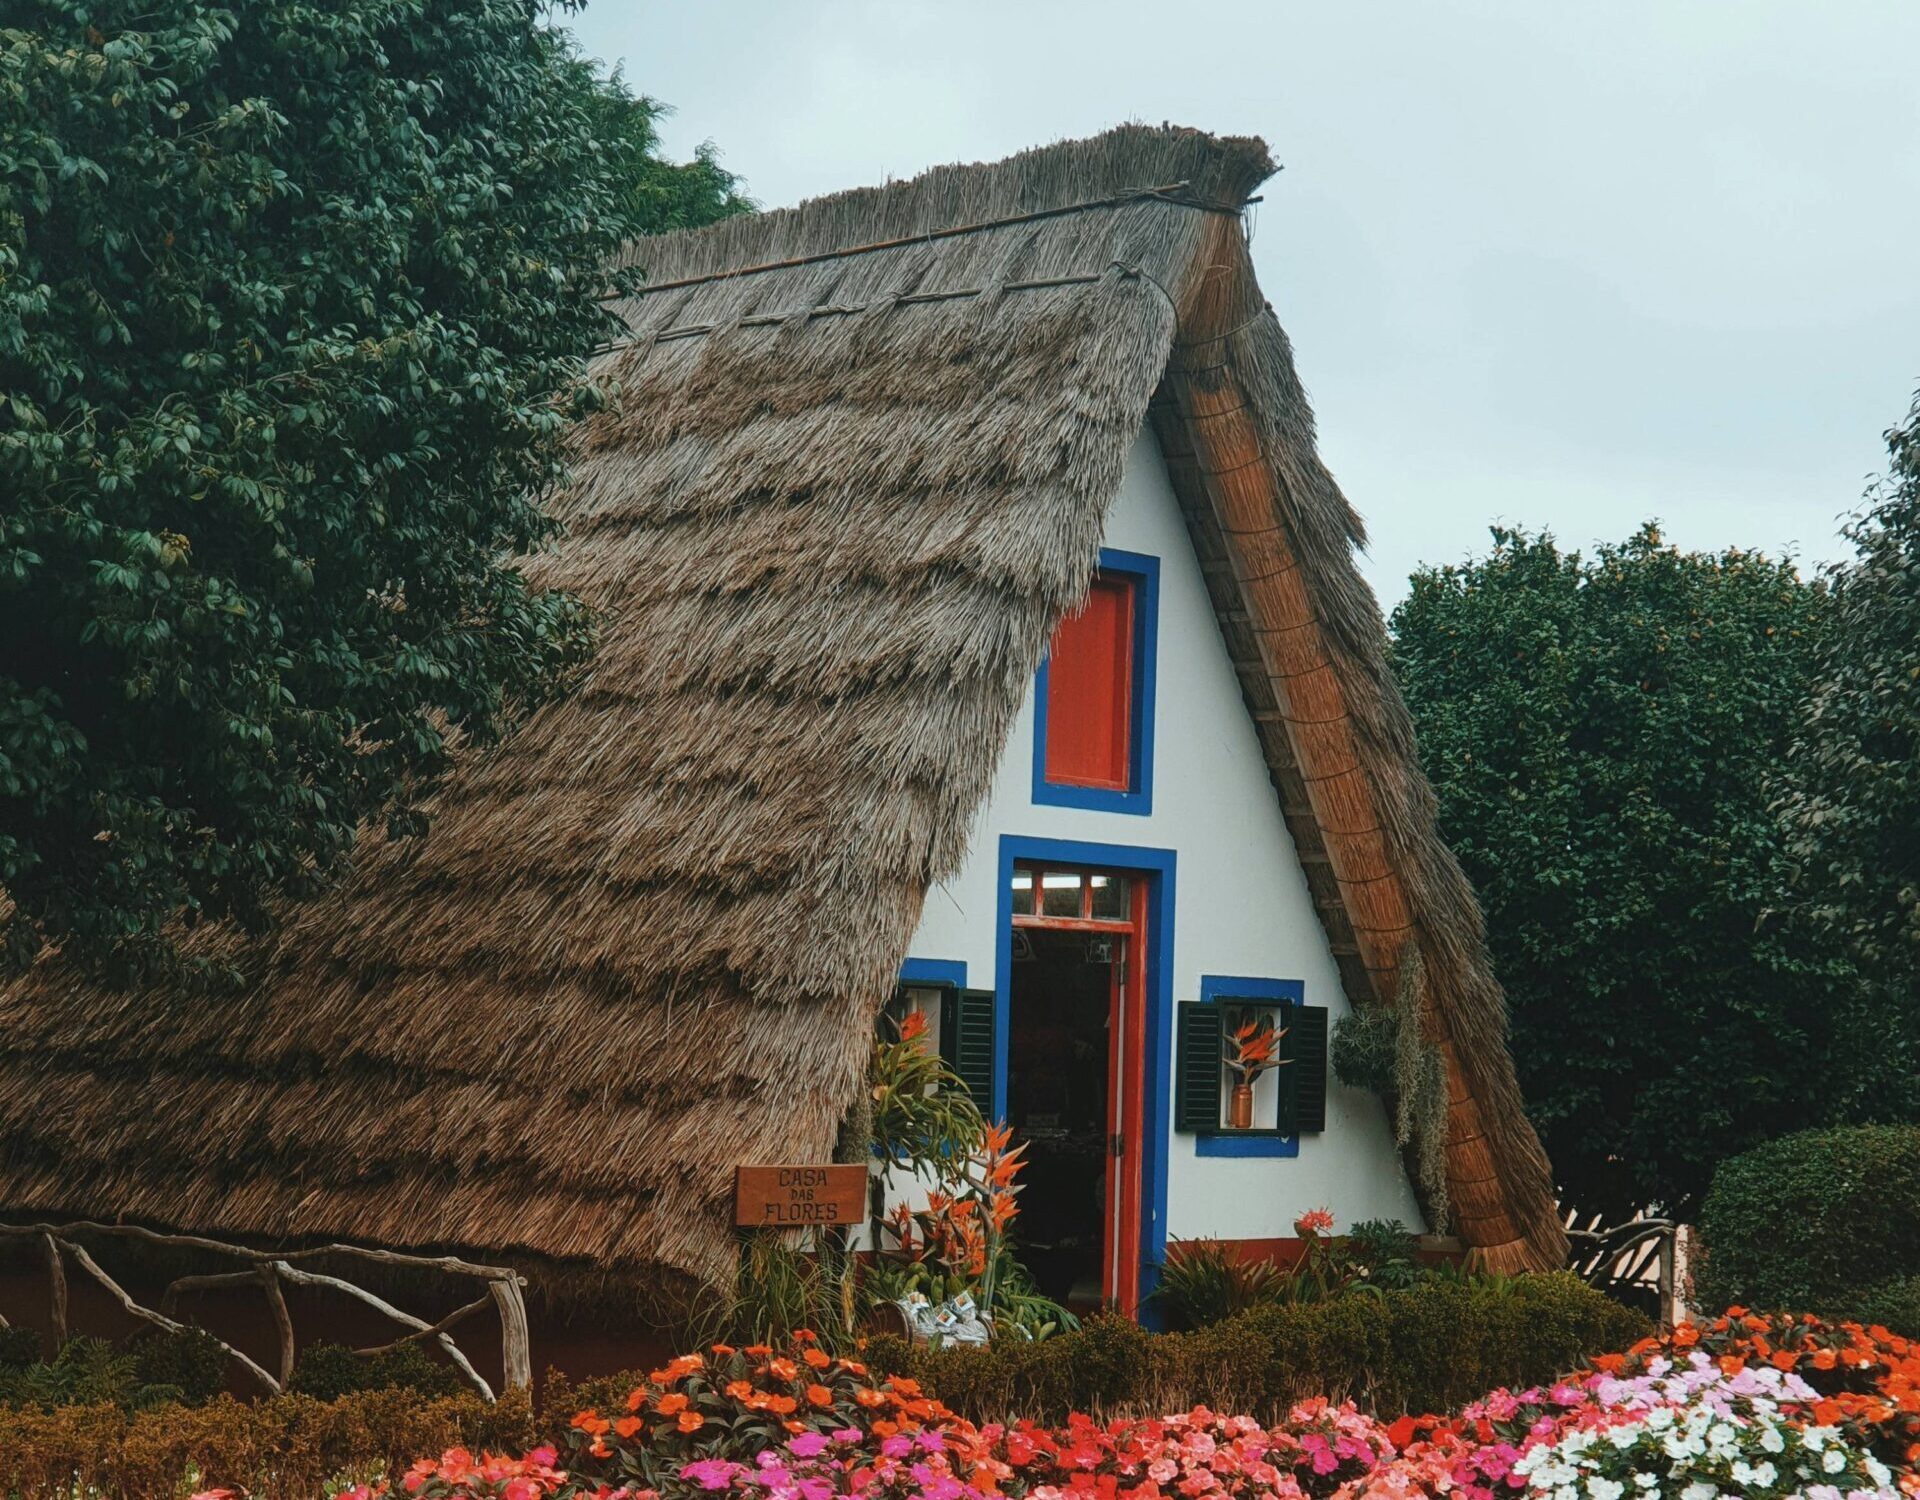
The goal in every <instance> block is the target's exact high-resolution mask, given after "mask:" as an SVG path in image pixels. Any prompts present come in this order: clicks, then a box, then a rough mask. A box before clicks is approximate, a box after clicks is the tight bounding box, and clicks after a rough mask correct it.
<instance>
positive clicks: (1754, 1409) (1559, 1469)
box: [0, 1310, 1920, 1500]
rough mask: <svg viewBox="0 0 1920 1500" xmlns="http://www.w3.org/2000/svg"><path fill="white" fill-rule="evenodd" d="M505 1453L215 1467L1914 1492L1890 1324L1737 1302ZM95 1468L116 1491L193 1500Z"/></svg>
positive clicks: (399, 1497)
mask: <svg viewBox="0 0 1920 1500" xmlns="http://www.w3.org/2000/svg"><path fill="white" fill-rule="evenodd" d="M309 1405H310V1406H311V1407H313V1408H314V1410H313V1413H312V1415H313V1416H314V1417H316V1418H317V1417H319V1416H320V1414H321V1412H322V1411H323V1410H324V1409H325V1408H324V1407H323V1405H322V1404H320V1403H309ZM7 1416H8V1414H7V1413H5V1412H3V1411H0V1423H4V1422H5V1421H6V1420H7ZM39 1420H42V1421H49V1420H58V1418H57V1415H56V1416H52V1417H40V1418H39ZM520 1420H522V1421H524V1420H525V1419H524V1417H522V1418H521V1419H520ZM554 1425H558V1424H557V1423H556V1424H554ZM9 1436H10V1435H9V1432H8V1431H7V1430H6V1429H5V1428H4V1427H0V1453H9V1452H10V1450H9ZM292 1436H293V1435H292V1433H291V1432H289V1433H287V1434H285V1437H286V1439H287V1440H288V1441H291V1439H292ZM295 1446H298V1445H297V1444H296V1445H295ZM415 1451H416V1452H417V1451H418V1450H417V1449H416V1450H415ZM511 1451H512V1452H515V1453H518V1454H520V1456H518V1457H503V1456H497V1455H495V1454H491V1453H487V1452H483V1451H476V1450H475V1449H474V1448H472V1447H452V1448H448V1449H446V1450H445V1451H443V1452H441V1453H440V1456H439V1457H437V1458H429V1459H421V1460H419V1461H417V1462H414V1463H413V1464H412V1466H411V1468H407V1467H405V1466H404V1465H403V1464H400V1465H394V1466H392V1467H390V1468H389V1469H388V1470H387V1472H388V1473H390V1474H398V1475H399V1476H400V1477H399V1478H398V1480H397V1482H394V1483H392V1484H390V1485H386V1486H383V1485H382V1484H381V1483H378V1482H373V1481H372V1479H371V1469H370V1467H369V1464H368V1463H367V1462H360V1463H356V1464H353V1465H350V1466H349V1467H350V1468H351V1469H353V1470H354V1471H356V1473H357V1476H358V1477H360V1478H361V1480H362V1483H361V1484H359V1485H358V1486H357V1487H352V1486H347V1487H343V1486H345V1485H346V1481H345V1479H344V1478H336V1479H335V1480H334V1482H333V1483H332V1484H331V1485H330V1486H329V1487H326V1488H322V1487H321V1486H320V1485H319V1484H317V1483H316V1482H315V1481H314V1480H312V1479H311V1478H307V1479H300V1480H296V1479H295V1473H296V1472H297V1473H298V1474H304V1475H311V1474H312V1473H313V1469H312V1466H311V1462H310V1456H309V1458H308V1459H306V1460H304V1461H294V1462H290V1463H287V1464H286V1465H284V1466H283V1465H282V1464H281V1463H278V1462H276V1461H274V1459H273V1456H272V1455H269V1454H267V1453H265V1452H264V1451H262V1450H259V1449H254V1450H252V1451H251V1452H250V1453H249V1458H250V1459H252V1460H254V1461H255V1462H254V1463H253V1465H252V1466H251V1467H249V1468H247V1469H246V1470H244V1471H242V1470H240V1469H238V1468H236V1469H234V1470H232V1471H231V1472H223V1466H219V1465H209V1464H205V1463H202V1464H200V1465H199V1467H200V1469H201V1470H202V1471H203V1472H207V1477H208V1479H210V1480H213V1481H216V1482H228V1483H234V1484H236V1485H237V1484H238V1483H242V1482H251V1483H254V1484H255V1485H256V1488H255V1490H254V1491H253V1494H254V1495H255V1496H258V1497H262V1500H264V1497H267V1496H272V1497H273V1500H313V1497H316V1496H319V1495H321V1494H332V1495H337V1496H341V1497H345V1500H375V1497H382V1496H384V1497H388V1500H404V1497H409V1496H411V1497H415V1500H456V1497H460V1500H467V1497H480V1496H488V1497H495V1500H573V1497H599V1500H615V1497H618V1500H1415V1497H1424V1500H1533V1497H1538V1500H1666V1497H1673V1500H1717V1497H1720V1496H1734V1495H1745V1496H1755V1497H1761V1500H1789V1497H1804V1500H1916V1497H1920V1477H1916V1472H1915V1469H1916V1463H1917V1462H1920V1354H1916V1351H1915V1349H1914V1348H1913V1347H1912V1346H1910V1345H1909V1344H1908V1343H1907V1341H1906V1340H1904V1339H1899V1338H1896V1337H1894V1336H1893V1335H1891V1334H1888V1333H1887V1332H1886V1330H1884V1329H1878V1328H1862V1327H1859V1326H1857V1325H1839V1326H1830V1325H1827V1324H1824V1323H1822V1322H1820V1321H1819V1320H1817V1319H1812V1318H1805V1317H1786V1316H1781V1317H1773V1318H1761V1317H1755V1316H1752V1315H1749V1314H1746V1313H1744V1312H1741V1311H1739V1310H1734V1311H1731V1312H1729V1314H1728V1315H1727V1316H1726V1317H1724V1318H1719V1319H1715V1320H1713V1321H1711V1322H1709V1323H1705V1324H1701V1325H1683V1326H1682V1327H1680V1328H1678V1329H1675V1330H1671V1331H1669V1332H1667V1333H1665V1334H1663V1335H1660V1336H1659V1337H1657V1338H1649V1339H1645V1340H1642V1341H1641V1342H1639V1343H1637V1344H1635V1345H1633V1346H1632V1347H1631V1348H1629V1349H1626V1350H1623V1351H1621V1352H1619V1353H1615V1354H1608V1355H1601V1356H1598V1357H1596V1358H1595V1359H1593V1360H1592V1361H1591V1362H1590V1364H1589V1366H1588V1368H1587V1369H1585V1370H1584V1371H1582V1372H1581V1373H1579V1374H1578V1375H1574V1376H1569V1377H1568V1378H1566V1379H1563V1380H1560V1381H1557V1382H1553V1383H1549V1384H1547V1385H1544V1386H1540V1387H1534V1388H1529V1389H1525V1390H1518V1391H1515V1390H1506V1389H1501V1390H1495V1391H1493V1392H1491V1393H1489V1394H1486V1395H1484V1396H1482V1397H1480V1398H1479V1399H1477V1400H1475V1401H1472V1402H1470V1403H1467V1404H1466V1405H1464V1406H1462V1407H1461V1408H1459V1409H1458V1410H1457V1411H1455V1412H1453V1413H1452V1414H1450V1415H1447V1416H1418V1417H1415V1416H1403V1417H1399V1418H1398V1419H1396V1420H1392V1421H1388V1420H1385V1419H1383V1418H1379V1417H1375V1416H1370V1415H1368V1414H1366V1413H1365V1412H1363V1411H1361V1410H1360V1409H1358V1408H1357V1407H1356V1406H1355V1405H1353V1404H1352V1403H1350V1402H1335V1401H1330V1400H1327V1399H1325V1398H1315V1399H1311V1400H1307V1401H1302V1402H1299V1403H1297V1404H1295V1405H1293V1406H1292V1407H1291V1408H1289V1409H1287V1410H1285V1411H1284V1412H1282V1413H1280V1414H1279V1415H1278V1417H1277V1418H1275V1419H1273V1420H1269V1421H1262V1420H1259V1419H1256V1418H1254V1417H1251V1416H1246V1415H1223V1414H1220V1413H1219V1412H1217V1411H1214V1410H1211V1409H1209V1408H1207V1407H1204V1406H1202V1407H1198V1408H1196V1409H1194V1410H1191V1411H1188V1412H1186V1413H1184V1414H1180V1415H1174V1416H1166V1417H1152V1418H1146V1419H1131V1418H1121V1419H1117V1420H1113V1421H1108V1422H1096V1421H1093V1420H1091V1419H1089V1418H1087V1417H1085V1416H1075V1417H1072V1418H1070V1419H1069V1420H1067V1421H1065V1422H1063V1423H1059V1424H1047V1423H1037V1422H1033V1421H1028V1420H1015V1421H1001V1422H988V1423H983V1424H975V1423H972V1422H969V1421H966V1420H964V1419H963V1418H961V1417H959V1416H957V1415H955V1414H954V1413H953V1412H952V1411H950V1410H949V1409H948V1408H947V1407H945V1406H943V1405H942V1404H941V1403H940V1402H939V1401H937V1400H935V1399H933V1398H932V1397H930V1396H929V1395H928V1394H927V1393H926V1392H924V1391H923V1390H922V1389H921V1388H920V1387H919V1386H918V1385H917V1384H915V1383H914V1382H913V1381H912V1380H909V1379H905V1378H902V1377H898V1376H893V1377H888V1376H882V1375H878V1374H875V1373H873V1372H871V1371H869V1369H868V1368H867V1367H866V1366H865V1365H864V1364H862V1363H861V1362H859V1361H856V1360H850V1359H845V1358H840V1357H837V1356H834V1355H832V1354H830V1353H828V1352H826V1351H824V1350H822V1349H820V1348H819V1347H818V1345H817V1344H814V1343H811V1342H807V1341H804V1340H803V1341H801V1342H800V1343H798V1344H796V1345H794V1346H793V1347H791V1348H788V1349H783V1350H775V1349H773V1348H771V1347H768V1346H765V1345H755V1346H751V1347H746V1348H740V1349H733V1348H728V1347H726V1346H720V1347H718V1348H716V1349H714V1350H712V1351H710V1352H709V1353H708V1354H705V1355H685V1356H682V1357H681V1358H679V1359H675V1360H672V1361H669V1362H668V1363H667V1364H666V1365H664V1366H662V1367H661V1368H660V1369H658V1370H655V1371H652V1372H651V1373H650V1374H649V1375H648V1376H647V1377H645V1378H644V1379H642V1380H641V1381H640V1382H639V1383H637V1384H632V1385H631V1386H630V1387H629V1388H628V1389H627V1390H626V1391H624V1392H617V1393H611V1394H610V1399H608V1400H606V1401H603V1402H602V1403H601V1404H600V1405H597V1406H594V1407H591V1408H588V1409H585V1410H581V1411H578V1412H576V1413H574V1415H573V1416H572V1418H571V1420H570V1421H568V1422H567V1423H566V1424H565V1431H564V1434H563V1435H562V1437H561V1440H560V1441H558V1442H554V1443H550V1444H546V1445H543V1446H538V1447H532V1448H530V1449H523V1448H515V1449H513V1450H511ZM285 1457H286V1458H287V1459H288V1460H293V1459H294V1457H295V1455H294V1453H293V1451H292V1449H289V1450H287V1452H286V1455H285ZM375 1457H376V1455H375V1454H372V1453H369V1454H366V1455H364V1459H365V1460H369V1461H370V1460H372V1459H374V1458H375ZM261 1460H265V1462H264V1463H263V1462H260V1461H261ZM78 1467H79V1466H74V1467H70V1468H69V1470H68V1477H67V1479H66V1481H65V1484H64V1486H63V1485H62V1484H61V1483H60V1480H59V1476H58V1475H57V1474H55V1473H53V1472H52V1471H51V1470H48V1471H47V1472H46V1475H45V1476H44V1477H43V1478H40V1479H38V1480H35V1479H27V1480H26V1482H21V1476H19V1475H18V1474H16V1473H9V1474H7V1476H6V1478H7V1480H8V1481H9V1486H10V1488H12V1489H13V1490H14V1491H16V1492H17V1494H18V1495H19V1496H20V1497H21V1500H34V1497H38V1496H40V1495H48V1496H51V1495H53V1494H56V1493H59V1494H70V1493H71V1492H72V1485H73V1478H72V1475H73V1473H74V1472H77V1469H78ZM184 1468H185V1466H184V1465H183V1466H182V1468H176V1469H175V1470H174V1472H175V1474H176V1475H177V1474H179V1473H180V1472H182V1471H183V1469H184ZM87 1472H89V1473H91V1474H94V1475H96V1476H97V1478H96V1479H95V1480H94V1481H93V1483H95V1484H97V1485H98V1490H97V1492H98V1493H100V1494H103V1495H115V1496H117V1495H149V1494H154V1493H163V1492H166V1491H167V1490H172V1492H174V1493H181V1492H182V1490H180V1489H176V1488H174V1486H173V1485H171V1484H170V1485H167V1486H164V1487H156V1486H154V1485H152V1484H142V1485H139V1486H132V1485H130V1484H128V1483H126V1482H123V1476H122V1475H120V1474H119V1473H117V1472H116V1471H114V1470H113V1469H112V1467H111V1466H101V1465H96V1466H94V1468H92V1469H91V1470H88V1471H87ZM142 1472H143V1473H149V1474H150V1473H152V1472H154V1471H152V1470H151V1468H149V1469H146V1470H143V1471H142ZM243 1473H244V1479H243ZM194 1477H195V1478H196V1479H197V1478H198V1475H195V1476H194ZM202 1482H204V1481H202ZM175 1483H176V1484H177V1480H176V1481H175ZM201 1493H202V1494H203V1495H211V1494H219V1493H221V1492H220V1491H202V1492H201ZM233 1493H235V1494H239V1493H245V1492H244V1491H238V1490H236V1491H234V1492H233Z"/></svg>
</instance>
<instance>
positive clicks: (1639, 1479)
mask: <svg viewBox="0 0 1920 1500" xmlns="http://www.w3.org/2000/svg"><path fill="white" fill-rule="evenodd" d="M1633 1482H1634V1483H1635V1484H1637V1485H1639V1486H1640V1488H1641V1489H1643V1490H1657V1489H1659V1488H1660V1476H1659V1475H1658V1474H1650V1473H1648V1472H1647V1471H1646V1470H1645V1469H1640V1470H1637V1471H1635V1473H1634V1476H1633Z"/></svg>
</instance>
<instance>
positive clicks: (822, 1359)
mask: <svg viewBox="0 0 1920 1500" xmlns="http://www.w3.org/2000/svg"><path fill="white" fill-rule="evenodd" d="M800 1358H801V1359H803V1360H805V1361H806V1362H807V1364H809V1365H810V1366H812V1367H813V1368H814V1369H816V1370H824V1369H826V1367H827V1366H828V1365H830V1364H832V1363H833V1358H832V1356H830V1355H829V1354H827V1352H826V1351H825V1350H823V1349H809V1350H808V1351H807V1352H806V1353H805V1354H803V1355H801V1356H800Z"/></svg>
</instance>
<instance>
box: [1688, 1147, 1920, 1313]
mask: <svg viewBox="0 0 1920 1500" xmlns="http://www.w3.org/2000/svg"><path fill="white" fill-rule="evenodd" d="M1699 1228H1700V1238H1701V1241H1702V1243H1703V1245H1704V1255H1703V1258H1702V1263H1701V1264H1700V1266H1699V1267H1698V1268H1697V1269H1696V1271H1695V1272H1694V1286H1695V1289H1696V1299H1695V1300H1697V1301H1698V1302H1699V1303H1700V1305H1702V1306H1704V1307H1727V1306H1730V1305H1733V1304H1741V1305H1744V1306H1747V1307H1764V1308H1783V1307H1793V1308H1800V1309H1804V1310H1806V1311H1810V1312H1818V1313H1824V1314H1827V1315H1829V1316H1833V1315H1839V1316H1843V1317H1853V1316H1857V1315H1864V1314H1866V1313H1867V1312H1868V1310H1869V1308H1870V1306H1872V1305H1874V1304H1879V1303H1888V1302H1889V1299H1892V1300H1891V1305H1893V1306H1895V1307H1898V1306H1900V1305H1902V1304H1901V1302H1900V1300H1899V1299H1900V1292H1899V1288H1898V1286H1897V1285H1895V1284H1896V1283H1899V1282H1901V1281H1903V1280H1905V1279H1907V1278H1911V1277H1914V1276H1920V1126H1912V1125H1861V1126H1852V1127H1848V1128H1845V1129H1838V1130H1808V1131H1802V1132H1801V1133H1800V1134H1798V1135H1789V1136H1783V1137H1781V1138H1780V1139H1779V1140H1777V1141H1769V1142H1768V1143H1767V1144H1766V1145H1764V1146H1760V1147H1757V1148H1755V1149H1754V1150H1752V1151H1748V1152H1745V1153H1744V1154H1742V1155H1740V1156H1735V1157H1730V1158H1728V1159H1727V1160H1726V1161H1724V1162H1722V1163H1721V1164H1720V1168H1719V1170H1718V1171H1717V1172H1715V1173H1714V1178H1713V1186H1712V1188H1711V1189H1710V1190H1709V1191H1708V1193H1707V1196H1706V1200H1705V1202H1704V1203H1703V1204H1702V1205H1701V1208H1700V1224H1699ZM1913 1300H1914V1299H1913V1296H1912V1293H1911V1291H1908V1292H1907V1294H1906V1299H1905V1305H1906V1306H1908V1307H1910V1308H1911V1307H1912V1304H1913ZM1908 1316H1910V1314H1909V1315H1908ZM1880 1321H1884V1319H1881V1320H1880ZM1901 1331H1903V1332H1920V1329H1905V1330H1901Z"/></svg>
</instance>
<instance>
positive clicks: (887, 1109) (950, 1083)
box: [867, 1011, 986, 1167]
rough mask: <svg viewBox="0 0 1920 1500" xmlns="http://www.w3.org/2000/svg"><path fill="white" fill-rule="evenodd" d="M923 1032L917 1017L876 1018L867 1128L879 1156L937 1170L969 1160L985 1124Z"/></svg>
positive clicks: (962, 1085) (911, 1014)
mask: <svg viewBox="0 0 1920 1500" xmlns="http://www.w3.org/2000/svg"><path fill="white" fill-rule="evenodd" d="M926 1030H927V1020H926V1016H925V1015H924V1014H923V1013H922V1012H920V1011H911V1012H909V1013H908V1014H907V1015H906V1017H905V1018H904V1019H902V1020H899V1021H895V1020H894V1019H893V1018H892V1017H891V1016H886V1015H883V1016H882V1017H881V1018H880V1022H879V1033H878V1034H877V1035H876V1036H875V1038H874V1043H873V1053H872V1055H871V1057H870V1059H869V1061H868V1067H867V1082H868V1088H869V1091H870V1093H871V1095H872V1099H873V1112H872V1118H871V1121H870V1122H869V1123H870V1128H871V1130H872V1133H873V1146H874V1149H875V1150H876V1151H878V1152H879V1153H880V1154H881V1155H882V1156H884V1157H887V1158H889V1159H892V1160H897V1161H907V1162H912V1163H916V1164H924V1165H929V1166H934V1167H937V1166H939V1165H940V1164H941V1163H944V1162H948V1161H955V1160H960V1159H963V1158H965V1157H966V1156H968V1155H970V1154H971V1153H972V1152H973V1151H974V1149H975V1148H976V1147H978V1146H979V1144H980V1137H981V1135H982V1133H983V1132H984V1131H985V1130H986V1121H985V1120H984V1119H982V1118H981V1115H980V1107H979V1106H978V1105H977V1104H975V1103H974V1102H973V1096H972V1095H971V1094H969V1093H968V1092H967V1086H966V1084H965V1083H963V1082H962V1081H961V1080H960V1078H959V1077H958V1076H957V1075H956V1074H955V1073H954V1072H953V1071H952V1070H951V1069H950V1068H948V1067H947V1065H946V1064H945V1063H944V1062H943V1061H942V1060H941V1058H940V1054H939V1053H938V1052H936V1051H934V1050H933V1049H932V1048H931V1047H929V1046H928V1045H927V1044H926V1041H925V1037H926ZM888 1032H891V1033H892V1035H891V1036H889V1035H888V1034H887V1033H888Z"/></svg>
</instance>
